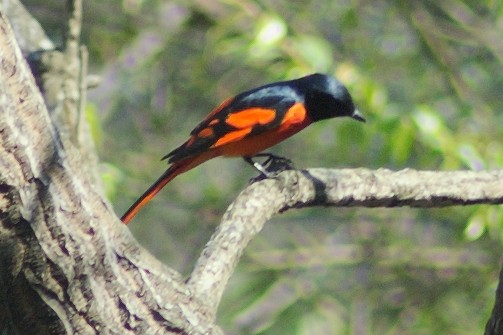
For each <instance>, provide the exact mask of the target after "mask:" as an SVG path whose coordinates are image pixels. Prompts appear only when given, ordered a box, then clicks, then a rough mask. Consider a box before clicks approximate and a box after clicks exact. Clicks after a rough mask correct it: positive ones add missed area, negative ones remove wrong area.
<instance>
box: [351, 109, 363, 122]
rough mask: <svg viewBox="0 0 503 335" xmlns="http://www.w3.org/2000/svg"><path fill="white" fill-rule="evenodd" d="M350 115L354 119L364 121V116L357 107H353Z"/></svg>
mask: <svg viewBox="0 0 503 335" xmlns="http://www.w3.org/2000/svg"><path fill="white" fill-rule="evenodd" d="M351 117H352V118H353V119H355V120H356V121H360V122H365V118H364V117H363V115H362V114H361V113H360V111H359V110H358V109H355V111H354V112H353V115H351Z"/></svg>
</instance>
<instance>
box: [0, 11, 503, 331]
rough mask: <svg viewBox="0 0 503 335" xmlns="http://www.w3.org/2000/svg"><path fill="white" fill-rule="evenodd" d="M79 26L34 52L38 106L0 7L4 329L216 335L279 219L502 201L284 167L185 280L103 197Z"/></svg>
mask: <svg viewBox="0 0 503 335" xmlns="http://www.w3.org/2000/svg"><path fill="white" fill-rule="evenodd" d="M76 3H77V2H75V3H74V2H71V4H73V7H72V6H71V8H73V10H70V12H71V13H73V14H72V15H70V16H69V17H70V20H69V22H70V21H72V20H76V21H79V15H80V14H79V12H78V8H77V12H76V11H75V8H76V7H75V4H76ZM77 7H78V5H77ZM73 24H75V23H73ZM71 25H72V23H71V22H70V23H69V26H71ZM78 30H79V29H78V23H77V26H74V27H73V28H71V29H69V32H70V33H69V34H68V43H66V48H65V50H63V51H61V52H54V51H49V52H42V53H40V54H39V55H40V59H41V60H42V61H43V60H45V61H49V63H50V64H52V66H50V67H49V68H50V69H53V70H54V71H45V72H44V73H43V74H42V82H43V83H44V86H43V87H48V88H49V89H48V90H45V93H46V95H45V100H44V99H43V98H42V96H41V94H40V91H39V89H38V87H37V85H36V83H35V80H34V78H33V76H32V72H31V71H30V68H29V67H28V66H27V64H26V62H25V60H24V58H23V55H22V53H21V51H20V49H19V47H18V45H17V43H16V38H15V37H14V35H13V33H12V30H11V28H10V26H9V24H8V22H7V20H6V17H5V16H4V15H3V14H2V13H1V12H0V220H1V221H0V332H1V333H8V334H88V333H89V334H91V333H93V334H96V333H99V334H189V333H190V334H220V333H221V330H220V329H219V328H218V327H217V326H216V325H215V324H214V322H215V315H216V311H217V308H218V305H219V302H220V299H221V296H222V294H223V292H224V289H225V286H226V284H227V281H228V279H229V277H230V276H231V274H232V272H233V270H234V268H235V265H236V264H237V262H238V260H239V257H240V256H241V254H242V252H243V250H244V248H245V247H246V245H247V244H248V242H249V241H250V240H251V239H252V238H253V236H254V235H256V234H257V233H258V232H259V231H260V230H261V229H262V227H263V225H264V224H265V222H266V221H267V220H268V219H269V218H271V217H272V216H273V215H275V214H277V213H281V212H282V211H285V210H288V209H290V208H301V207H307V206H367V207H376V206H385V207H393V206H413V207H439V206H451V205H469V204H476V203H490V204H501V203H503V171H493V172H470V171H458V172H427V171H423V172H421V171H414V170H404V171H399V172H393V171H389V170H377V171H369V170H365V169H357V170H326V169H311V170H303V171H286V172H283V173H281V174H280V175H278V177H277V178H275V179H268V180H262V181H259V182H256V183H253V184H251V185H250V186H249V187H247V188H246V189H245V190H244V191H243V192H242V193H241V194H240V195H239V196H238V197H237V199H236V200H235V201H234V202H233V204H232V205H231V206H230V207H229V209H228V210H227V212H226V213H225V215H224V218H223V221H222V223H221V225H220V226H219V228H218V229H217V231H216V232H215V234H214V236H213V237H212V239H211V240H210V242H209V243H208V244H207V246H206V248H205V250H204V251H203V253H202V254H201V257H200V259H199V260H198V262H197V264H196V265H195V268H194V271H193V273H192V274H191V276H190V278H189V279H188V280H187V281H184V280H183V278H181V276H180V275H179V274H178V273H177V272H175V271H173V270H172V269H170V268H168V267H167V266H165V265H163V264H161V263H159V262H158V261H157V260H156V259H154V258H153V257H152V256H151V255H150V254H149V253H148V252H146V251H145V250H144V249H143V248H141V247H140V246H139V245H138V244H137V243H136V241H135V240H134V239H133V237H132V236H131V234H130V233H129V231H128V230H127V227H125V226H124V225H122V224H121V223H120V221H119V220H118V219H117V217H116V215H115V213H114V212H113V210H112V208H111V206H110V204H109V203H108V202H107V201H106V199H105V198H104V197H103V194H102V193H101V188H100V187H99V183H98V179H97V178H96V175H97V172H96V165H95V161H96V158H95V157H96V156H95V154H94V152H93V148H92V147H88V146H87V147H86V146H85V145H84V144H85V143H88V141H83V140H82V138H83V137H85V136H87V135H86V132H87V129H86V127H85V123H83V122H84V121H83V120H82V119H81V118H80V116H81V114H79V113H80V112H81V108H82V105H83V102H84V101H85V89H86V85H85V78H86V73H85V61H83V59H82V56H83V55H84V54H85V53H84V54H83V53H82V49H81V48H80V47H79V46H78V43H77V44H75V43H74V42H75V36H77V35H78ZM67 57H70V58H74V59H72V60H70V59H69V58H67ZM44 64H47V63H44ZM65 65H68V67H64V66H65ZM62 66H63V67H64V69H65V70H64V71H61V67H62ZM45 70H47V68H45ZM54 77H58V78H55V79H54ZM51 85H53V86H51ZM51 92H52V93H51ZM47 106H49V107H51V110H50V112H49V111H48V109H47ZM82 150H84V151H82ZM82 152H84V154H82ZM500 293H501V290H498V294H500ZM497 301H501V298H500V299H497ZM499 310H500V308H495V316H494V317H493V318H492V320H499V319H501V315H499V316H498V314H499V313H500V312H499ZM495 323H497V321H495V322H493V323H491V324H495ZM488 327H489V324H488ZM493 328H495V327H493ZM496 328H497V327H496ZM496 333H497V332H492V333H491V334H496Z"/></svg>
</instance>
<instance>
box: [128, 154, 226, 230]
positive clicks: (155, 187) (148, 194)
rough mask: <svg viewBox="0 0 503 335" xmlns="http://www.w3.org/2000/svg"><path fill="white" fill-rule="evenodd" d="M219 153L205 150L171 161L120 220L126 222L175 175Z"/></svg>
mask: <svg viewBox="0 0 503 335" xmlns="http://www.w3.org/2000/svg"><path fill="white" fill-rule="evenodd" d="M218 155H219V154H218V153H217V152H216V151H205V152H203V153H201V154H199V155H198V156H194V157H190V158H187V159H185V160H182V161H179V162H176V163H173V164H172V165H171V166H170V167H169V168H168V169H167V170H166V172H164V173H163V174H162V176H161V177H159V179H157V180H156V182H155V183H154V184H152V186H150V187H149V188H148V190H146V191H145V193H143V194H142V195H141V197H140V198H139V199H138V200H136V201H135V203H134V204H133V205H131V207H129V209H128V210H127V212H126V213H124V215H123V216H122V217H121V221H122V222H124V224H128V223H129V221H131V219H132V218H133V217H134V216H135V215H136V214H137V213H138V212H139V211H140V209H142V208H143V207H144V206H145V205H146V204H147V203H148V202H149V201H150V200H152V198H153V197H155V195H156V194H157V193H159V191H160V190H162V188H163V187H164V186H166V184H167V183H169V182H170V181H172V180H173V179H174V178H175V177H176V176H178V175H179V174H181V173H184V172H186V171H189V170H190V169H193V168H195V167H196V166H198V165H199V164H201V163H204V162H206V161H207V160H208V159H211V158H213V157H215V156H218Z"/></svg>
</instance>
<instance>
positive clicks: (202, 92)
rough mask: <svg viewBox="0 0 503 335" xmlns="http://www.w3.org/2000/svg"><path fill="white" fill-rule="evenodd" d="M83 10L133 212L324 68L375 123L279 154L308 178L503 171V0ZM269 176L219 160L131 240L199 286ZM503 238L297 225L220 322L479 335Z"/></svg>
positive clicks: (275, 227) (262, 251) (241, 326)
mask: <svg viewBox="0 0 503 335" xmlns="http://www.w3.org/2000/svg"><path fill="white" fill-rule="evenodd" d="M32 2H33V4H31V8H32V9H33V12H35V13H36V14H37V15H38V16H39V17H40V18H41V20H42V22H46V24H47V26H48V27H52V26H53V25H54V26H57V25H60V23H61V22H60V17H59V16H58V15H55V14H51V13H53V12H54V8H55V7H57V6H61V4H59V2H56V1H48V2H47V4H45V3H44V4H40V3H39V2H35V1H32ZM85 7H86V8H85V24H84V32H83V37H84V42H85V44H87V45H88V47H89V50H90V52H91V62H92V68H93V72H97V73H100V74H101V75H102V77H103V82H102V84H101V86H100V87H99V88H97V89H96V90H94V91H91V92H90V93H89V96H90V99H89V100H90V101H89V104H90V107H89V111H90V112H89V116H90V120H92V122H91V125H92V128H93V129H94V134H95V139H96V141H98V143H97V147H98V148H99V149H100V156H101V158H102V161H103V166H104V170H103V171H104V174H103V176H104V182H105V184H106V185H107V192H108V194H109V196H110V199H112V200H113V201H114V204H115V208H116V209H117V213H118V214H119V215H120V214H122V212H123V211H124V210H125V209H126V208H127V207H128V206H129V205H130V204H131V203H132V202H133V201H134V200H135V198H136V197H137V196H138V195H139V194H141V193H142V192H143V191H144V190H145V189H146V188H147V187H148V186H149V185H150V183H152V182H153V181H154V180H155V179H157V177H158V176H159V175H160V174H161V173H162V171H163V170H164V169H165V168H166V165H165V163H164V162H159V159H160V157H162V156H163V155H164V154H166V153H167V152H169V151H170V150H171V149H173V148H174V147H176V146H177V145H179V144H181V143H182V142H183V141H184V140H185V139H186V137H187V135H188V133H189V131H190V130H191V129H192V128H193V126H194V125H196V124H197V123H198V122H199V120H200V119H201V118H202V117H204V116H205V115H206V114H207V113H208V112H209V111H210V110H211V109H212V108H213V107H214V106H216V105H217V104H218V103H219V102H221V101H222V100H223V99H225V98H227V97H229V96H232V95H234V94H236V93H238V92H240V91H243V90H245V89H249V88H252V87H255V86H257V85H260V84H264V83H268V82H271V81H275V80H280V79H291V78H294V77H298V76H301V75H305V74H308V73H311V72H314V71H320V72H325V73H330V74H333V75H336V76H337V77H338V78H339V79H340V80H341V81H343V82H344V83H345V84H346V85H347V86H348V88H349V90H350V91H351V92H352V95H353V97H354V100H355V102H356V104H357V105H358V107H359V109H360V110H361V111H362V112H363V114H364V115H365V116H366V118H367V120H368V122H367V123H366V124H365V125H362V124H358V123H356V122H352V121H350V120H331V121H326V122H322V123H319V124H316V125H313V126H311V127H309V128H308V129H306V130H305V131H303V132H302V133H300V134H298V135H297V136H295V137H293V138H291V139H289V140H288V141H287V142H286V143H284V144H281V145H278V146H277V147H276V148H274V152H276V153H278V154H280V155H284V156H287V157H289V158H291V159H293V161H294V162H296V165H297V166H299V167H331V168H338V167H368V168H379V167H387V168H392V169H402V168H414V169H428V170H453V169H473V170H481V169H497V168H501V167H502V166H503V144H502V143H503V127H502V126H501V125H502V124H503V114H502V113H501V112H500V111H501V110H503V99H502V92H503V79H502V78H503V71H502V65H503V64H502V62H503V39H502V38H501V36H503V31H502V30H503V29H502V25H501V22H502V20H503V2H500V1H474V0H445V1H441V2H438V1H430V0H425V1H408V2H407V1H391V0H389V1H384V0H378V1H347V0H337V1H331V0H307V1H298V0H294V1H286V0H275V1H272V0H262V1H258V0H256V1H253V0H239V1H237V0H221V1H219V0H198V1H190V2H188V1H158V0H144V1H140V0H123V1H122V2H121V1H108V2H96V1H94V2H85ZM49 9H52V11H49ZM56 12H57V11H56ZM50 30H51V29H50ZM51 31H53V32H54V33H53V34H54V35H55V37H56V38H55V39H57V36H58V33H57V32H56V30H51ZM254 175H255V172H254V171H253V170H252V169H251V168H249V167H248V166H246V165H245V164H244V163H243V162H242V161H241V160H225V159H218V160H215V161H211V162H208V163H206V164H204V165H203V166H200V167H198V168H197V169H195V170H193V171H190V172H188V173H186V174H184V175H182V176H180V177H179V178H177V179H176V180H175V181H173V182H172V183H171V184H169V185H168V186H167V187H166V188H165V189H164V190H163V192H161V194H160V195H159V196H158V197H157V199H156V200H155V201H153V203H152V204H151V205H150V206H148V207H147V208H146V209H145V210H144V211H142V212H141V213H140V214H139V215H138V217H137V218H136V219H135V221H134V222H133V223H132V224H131V225H130V227H131V229H132V230H133V232H134V233H135V235H136V236H137V238H138V239H139V240H140V241H141V243H142V244H143V245H144V246H145V247H147V248H149V249H150V250H151V251H152V252H153V253H154V254H156V255H157V256H158V257H159V258H161V259H163V260H164V261H165V262H166V263H167V264H168V265H170V266H173V267H175V268H176V269H178V270H179V271H181V272H182V273H184V274H188V273H189V272H190V270H191V267H192V264H193V262H194V259H195V258H196V257H197V256H198V254H199V253H200V252H201V250H202V248H203V246H204V244H205V242H206V241H207V240H208V238H209V236H210V235H211V232H212V230H213V229H214V228H215V226H216V225H217V224H218V221H219V218H220V216H221V215H222V214H223V213H224V211H225V209H226V207H227V205H228V204H229V203H230V202H231V201H232V199H233V198H234V197H235V196H236V195H237V194H238V192H239V190H241V189H242V188H243V187H245V186H246V184H247V181H248V179H249V178H251V177H253V176H254ZM502 224H503V210H502V207H501V206H471V207H463V208H462V207H453V208H445V209H423V210H416V209H409V208H401V209H362V208H356V209H345V208H335V209H327V208H313V209H307V210H301V211H291V212H288V213H286V214H285V215H282V216H280V217H277V218H275V219H274V220H273V221H272V222H270V223H269V224H268V225H267V227H266V228H265V230H266V231H265V232H263V233H262V234H260V235H259V237H258V238H257V239H255V240H254V241H253V242H252V244H251V245H250V246H249V248H248V249H247V252H246V253H245V255H244V258H243V260H242V261H241V263H240V265H239V267H238V270H237V272H236V274H235V275H234V276H233V278H232V281H231V283H230V285H229V288H228V290H227V291H226V293H225V296H224V301H223V302H222V305H221V308H220V312H219V324H221V325H222V326H223V327H224V329H225V330H226V331H227V332H228V333H231V334H475V333H478V334H480V333H482V329H483V328H484V324H485V322H486V320H487V318H488V316H489V313H490V310H491V308H492V304H493V299H494V289H495V285H496V280H497V272H498V270H499V268H500V261H499V259H500V255H501V252H502V239H503V230H502Z"/></svg>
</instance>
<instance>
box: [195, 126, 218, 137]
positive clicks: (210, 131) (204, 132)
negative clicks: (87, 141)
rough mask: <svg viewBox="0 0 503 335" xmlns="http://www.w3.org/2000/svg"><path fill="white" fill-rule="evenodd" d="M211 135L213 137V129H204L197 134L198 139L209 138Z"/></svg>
mask: <svg viewBox="0 0 503 335" xmlns="http://www.w3.org/2000/svg"><path fill="white" fill-rule="evenodd" d="M213 135H215V132H214V131H213V128H210V127H208V128H204V129H203V130H201V131H200V132H198V133H197V136H198V137H211V136H213Z"/></svg>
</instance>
